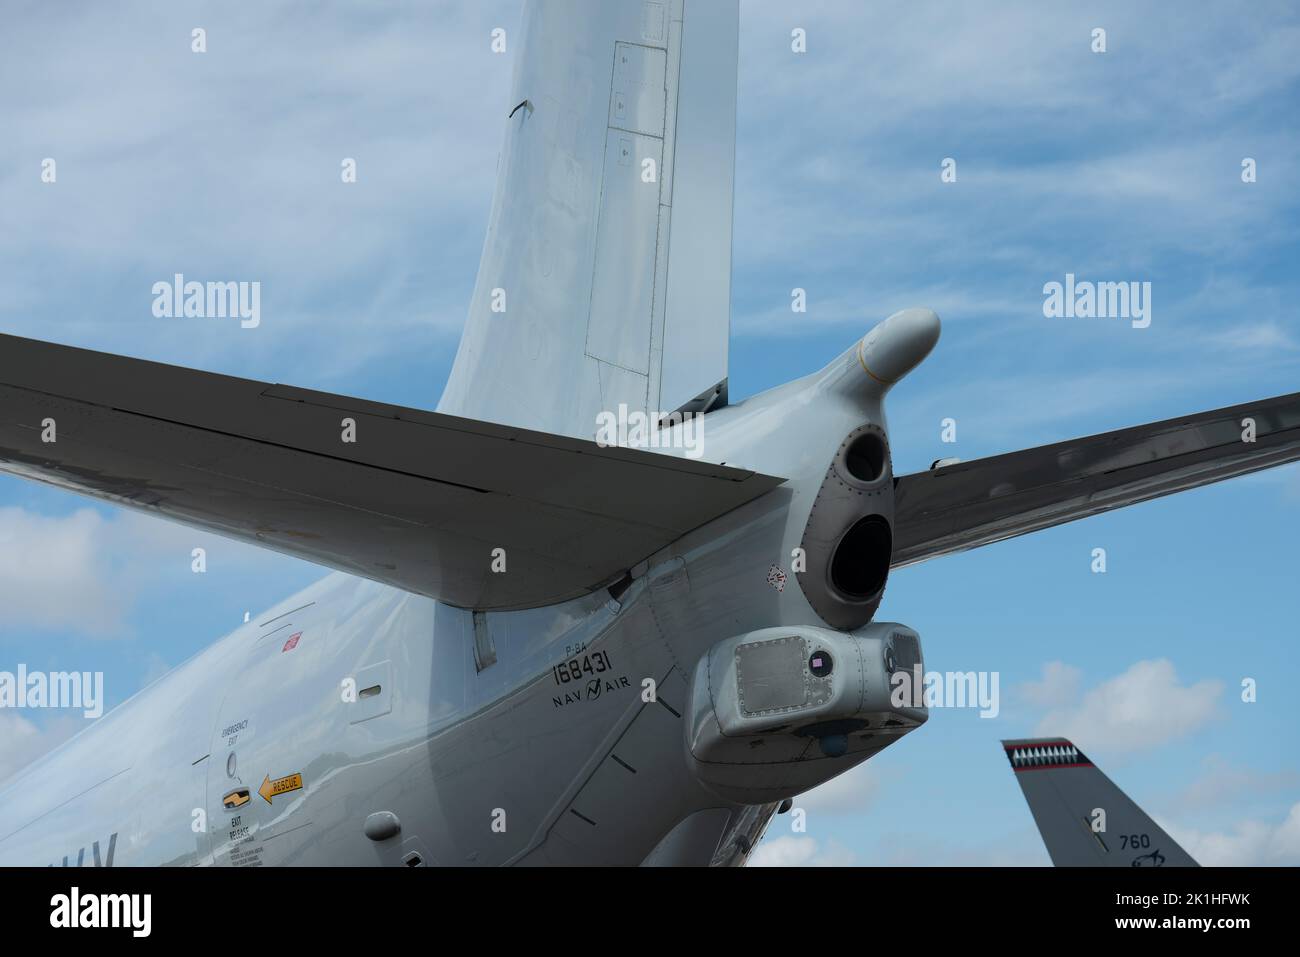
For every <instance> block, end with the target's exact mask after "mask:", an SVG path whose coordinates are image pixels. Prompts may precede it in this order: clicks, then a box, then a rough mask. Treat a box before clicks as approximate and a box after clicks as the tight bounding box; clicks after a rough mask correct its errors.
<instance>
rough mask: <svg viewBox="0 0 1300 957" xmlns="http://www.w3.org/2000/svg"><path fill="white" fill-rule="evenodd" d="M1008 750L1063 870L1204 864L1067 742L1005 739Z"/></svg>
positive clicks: (1041, 829) (1054, 858)
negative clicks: (1195, 858) (1069, 868)
mask: <svg viewBox="0 0 1300 957" xmlns="http://www.w3.org/2000/svg"><path fill="white" fill-rule="evenodd" d="M1002 747H1003V748H1004V749H1005V751H1006V755H1007V760H1009V761H1010V762H1011V769H1012V770H1013V771H1015V773H1016V780H1017V781H1018V782H1020V790H1021V791H1023V792H1024V795H1025V800H1026V801H1027V802H1028V804H1029V810H1030V811H1031V812H1032V813H1033V815H1034V823H1035V824H1037V825H1038V833H1039V834H1041V835H1042V837H1043V843H1044V844H1046V845H1047V853H1048V854H1049V855H1051V858H1052V863H1053V864H1055V865H1056V866H1057V867H1196V866H1197V863H1196V861H1194V860H1193V859H1192V857H1191V855H1190V854H1188V853H1187V852H1186V851H1184V850H1183V849H1182V848H1181V847H1179V846H1178V844H1177V843H1176V842H1175V841H1174V839H1173V838H1172V837H1170V836H1169V835H1168V834H1167V833H1165V831H1164V830H1163V829H1162V828H1161V827H1160V826H1159V825H1158V824H1156V823H1155V821H1153V820H1151V818H1150V817H1148V816H1147V814H1146V812H1145V811H1143V810H1142V809H1141V808H1140V807H1138V806H1137V805H1136V804H1134V803H1133V801H1132V800H1131V799H1130V798H1129V796H1128V795H1127V794H1125V793H1124V792H1123V791H1121V790H1120V789H1119V788H1118V787H1116V786H1115V783H1114V782H1113V781H1111V779H1110V778H1108V777H1106V775H1104V774H1102V773H1101V771H1100V770H1099V769H1098V768H1097V767H1096V765H1094V764H1093V763H1092V762H1091V761H1089V760H1088V758H1087V757H1086V756H1085V755H1084V753H1083V752H1082V751H1080V750H1079V749H1078V748H1076V747H1075V746H1074V745H1073V744H1072V743H1070V742H1069V741H1067V740H1066V739H1065V738H1026V739H1020V740H1016V741H1003V742H1002Z"/></svg>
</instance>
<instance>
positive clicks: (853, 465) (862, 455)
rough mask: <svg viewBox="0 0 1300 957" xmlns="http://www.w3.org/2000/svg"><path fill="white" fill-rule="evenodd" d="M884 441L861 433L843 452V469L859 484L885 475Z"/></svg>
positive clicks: (869, 433) (874, 434)
mask: <svg viewBox="0 0 1300 957" xmlns="http://www.w3.org/2000/svg"><path fill="white" fill-rule="evenodd" d="M885 457H886V453H885V440H884V439H883V438H881V437H880V436H879V435H877V434H876V433H875V432H863V433H862V434H861V435H859V436H858V437H857V438H856V439H854V440H853V441H852V442H850V443H849V447H848V448H847V449H845V450H844V467H845V468H846V469H848V471H849V474H850V475H852V476H853V477H854V478H855V479H857V480H858V481H859V482H874V481H876V479H878V478H880V476H881V475H883V474H884V473H885Z"/></svg>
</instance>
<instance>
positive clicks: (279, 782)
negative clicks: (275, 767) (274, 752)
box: [257, 773, 302, 804]
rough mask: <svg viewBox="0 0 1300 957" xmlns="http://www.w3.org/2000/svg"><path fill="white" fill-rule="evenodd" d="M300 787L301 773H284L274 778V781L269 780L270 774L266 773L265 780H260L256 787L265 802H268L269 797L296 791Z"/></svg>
mask: <svg viewBox="0 0 1300 957" xmlns="http://www.w3.org/2000/svg"><path fill="white" fill-rule="evenodd" d="M301 789H302V775H301V774H298V773H295V774H286V775H285V776H284V777H282V778H276V779H275V780H274V781H272V780H271V775H269V774H268V775H267V776H266V780H264V781H263V782H262V786H261V787H260V788H258V789H257V793H258V794H260V795H262V797H264V798H266V803H267V804H270V803H271V798H272V797H274V796H275V795H277V794H288V793H289V792H290V791H298V790H301Z"/></svg>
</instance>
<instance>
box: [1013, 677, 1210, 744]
mask: <svg viewBox="0 0 1300 957" xmlns="http://www.w3.org/2000/svg"><path fill="white" fill-rule="evenodd" d="M1053 664H1055V665H1057V666H1059V667H1057V668H1056V670H1055V671H1054V674H1055V675H1056V679H1055V680H1056V681H1057V682H1058V683H1059V681H1060V677H1061V675H1062V674H1063V673H1064V668H1065V666H1060V663H1059V662H1057V663H1053ZM1051 668H1052V666H1050V665H1049V666H1048V667H1047V668H1045V669H1044V680H1043V682H1040V683H1038V684H1035V685H1031V686H1030V688H1031V690H1030V691H1029V693H1030V694H1034V693H1040V694H1041V693H1042V692H1043V691H1044V689H1045V688H1046V687H1047V686H1048V685H1049V683H1050V679H1049V677H1048V675H1049V669H1051ZM1222 693H1223V685H1222V683H1221V682H1218V681H1210V680H1206V681H1199V682H1197V683H1196V684H1192V685H1184V684H1181V683H1180V682H1179V680H1178V675H1177V674H1176V673H1175V671H1174V665H1173V663H1172V662H1171V661H1169V660H1168V659H1165V658H1160V659H1156V660H1153V661H1139V662H1137V663H1135V664H1134V665H1133V666H1132V667H1130V668H1129V669H1128V670H1127V671H1125V672H1124V673H1123V674H1120V675H1117V676H1116V677H1114V678H1111V679H1109V680H1107V681H1104V682H1102V683H1101V684H1099V685H1097V686H1096V687H1095V688H1092V689H1090V690H1089V691H1087V692H1086V693H1085V694H1084V695H1083V696H1082V698H1080V699H1078V700H1076V701H1073V702H1071V701H1069V700H1063V701H1061V702H1059V703H1058V705H1057V706H1056V707H1054V708H1053V709H1052V710H1050V711H1048V712H1047V713H1046V714H1045V715H1044V716H1043V718H1042V720H1041V721H1039V722H1038V726H1037V729H1036V731H1035V733H1036V734H1039V735H1061V736H1063V737H1067V738H1069V739H1070V740H1071V741H1073V742H1074V743H1075V744H1077V745H1078V746H1079V747H1080V748H1082V749H1083V750H1084V751H1092V750H1096V751H1108V752H1110V753H1112V754H1128V753H1132V752H1137V751H1147V750H1150V749H1152V748H1155V747H1159V746H1160V745H1162V744H1165V743H1166V742H1169V741H1173V740H1175V739H1177V738H1180V737H1183V736H1184V735H1188V734H1191V733H1192V732H1193V731H1196V730H1197V729H1198V728H1201V727H1203V726H1204V725H1205V724H1207V723H1209V721H1210V720H1211V719H1212V718H1213V717H1214V716H1215V714H1216V711H1217V708H1218V701H1219V697H1220V695H1221V694H1222Z"/></svg>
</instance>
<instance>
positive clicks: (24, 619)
mask: <svg viewBox="0 0 1300 957" xmlns="http://www.w3.org/2000/svg"><path fill="white" fill-rule="evenodd" d="M110 525H111V522H110V521H108V520H106V519H105V518H103V516H101V515H100V514H99V513H98V512H96V511H94V510H92V509H89V508H82V509H78V510H77V511H75V512H72V513H71V514H68V515H62V516H47V515H39V514H35V513H32V512H29V511H27V510H26V509H22V508H16V507H12V506H9V507H5V508H0V607H3V608H4V612H5V624H6V626H7V627H14V626H24V625H30V626H33V627H36V628H48V629H57V628H77V629H81V630H83V631H85V632H87V633H89V634H92V635H96V636H103V635H106V634H111V633H113V632H114V631H115V630H117V629H118V628H119V627H120V625H121V621H122V616H123V613H124V611H125V609H126V607H127V605H128V600H127V598H126V596H125V595H124V594H123V593H122V592H121V591H119V590H117V589H115V588H114V587H113V586H112V585H111V584H110V582H109V580H108V578H109V576H108V575H107V574H106V572H107V571H108V570H109V568H110V565H111V563H112V561H113V558H112V555H111V553H110V552H107V551H105V546H106V544H107V539H108V537H109V529H108V526H110Z"/></svg>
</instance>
